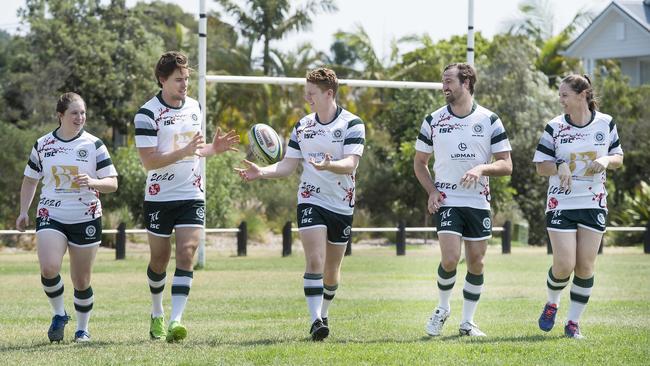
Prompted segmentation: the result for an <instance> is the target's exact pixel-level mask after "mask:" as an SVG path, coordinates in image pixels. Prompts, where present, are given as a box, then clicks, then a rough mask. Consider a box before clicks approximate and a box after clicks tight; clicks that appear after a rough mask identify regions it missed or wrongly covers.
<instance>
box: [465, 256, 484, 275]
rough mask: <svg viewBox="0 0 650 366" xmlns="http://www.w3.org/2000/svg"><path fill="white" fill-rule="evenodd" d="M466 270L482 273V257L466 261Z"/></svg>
mask: <svg viewBox="0 0 650 366" xmlns="http://www.w3.org/2000/svg"><path fill="white" fill-rule="evenodd" d="M467 270H468V271H469V272H470V273H472V274H475V275H479V274H481V273H483V257H482V256H481V257H478V258H473V259H471V260H469V261H468V262H467Z"/></svg>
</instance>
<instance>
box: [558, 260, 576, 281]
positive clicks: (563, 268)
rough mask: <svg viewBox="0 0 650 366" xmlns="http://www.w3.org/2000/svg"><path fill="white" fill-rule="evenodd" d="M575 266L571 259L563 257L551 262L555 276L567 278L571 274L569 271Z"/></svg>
mask: <svg viewBox="0 0 650 366" xmlns="http://www.w3.org/2000/svg"><path fill="white" fill-rule="evenodd" d="M574 268H576V263H575V262H574V261H572V260H569V259H565V260H560V261H557V262H555V263H553V275H554V276H555V277H556V278H567V277H569V276H571V272H573V269H574Z"/></svg>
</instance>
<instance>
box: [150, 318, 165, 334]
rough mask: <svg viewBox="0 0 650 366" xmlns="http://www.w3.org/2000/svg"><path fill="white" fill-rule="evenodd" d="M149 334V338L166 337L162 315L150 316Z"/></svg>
mask: <svg viewBox="0 0 650 366" xmlns="http://www.w3.org/2000/svg"><path fill="white" fill-rule="evenodd" d="M149 336H150V337H151V339H164V338H165V337H167V331H166V330H165V317H164V316H159V317H156V318H154V317H153V316H152V317H151V324H150V325H149Z"/></svg>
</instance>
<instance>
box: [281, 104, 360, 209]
mask: <svg viewBox="0 0 650 366" xmlns="http://www.w3.org/2000/svg"><path fill="white" fill-rule="evenodd" d="M365 139H366V129H365V126H364V125H363V121H362V120H361V119H360V118H359V117H357V116H355V115H354V114H352V113H350V112H348V111H346V110H345V109H343V108H341V107H337V110H336V116H335V117H334V120H333V121H332V122H330V123H327V124H323V123H321V122H320V121H319V120H318V116H317V115H316V113H312V114H309V115H307V116H305V117H303V118H302V119H301V120H300V121H299V122H298V123H297V124H296V125H295V126H294V128H293V130H292V131H291V138H290V139H289V144H288V147H287V153H286V157H289V158H301V159H303V161H302V166H303V172H302V176H301V182H300V186H299V187H298V203H299V204H300V203H309V204H313V205H317V206H320V207H323V208H325V209H327V210H330V211H333V212H336V213H339V214H342V215H352V213H353V211H354V198H355V192H354V188H355V173H356V171H355V172H352V174H336V173H332V172H330V171H327V170H316V169H315V168H314V167H313V166H312V165H311V164H309V159H310V158H314V159H315V160H316V162H320V161H323V159H324V158H325V154H326V153H329V154H330V155H331V156H332V160H333V161H336V160H341V159H343V158H344V156H345V155H359V156H361V155H362V154H363V146H364V143H365Z"/></svg>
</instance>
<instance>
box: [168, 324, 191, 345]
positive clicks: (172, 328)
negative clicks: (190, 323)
mask: <svg viewBox="0 0 650 366" xmlns="http://www.w3.org/2000/svg"><path fill="white" fill-rule="evenodd" d="M185 337H187V328H185V326H184V325H183V324H181V323H180V322H177V321H175V320H174V321H172V322H171V323H169V328H167V342H177V341H180V340H182V339H185Z"/></svg>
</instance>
